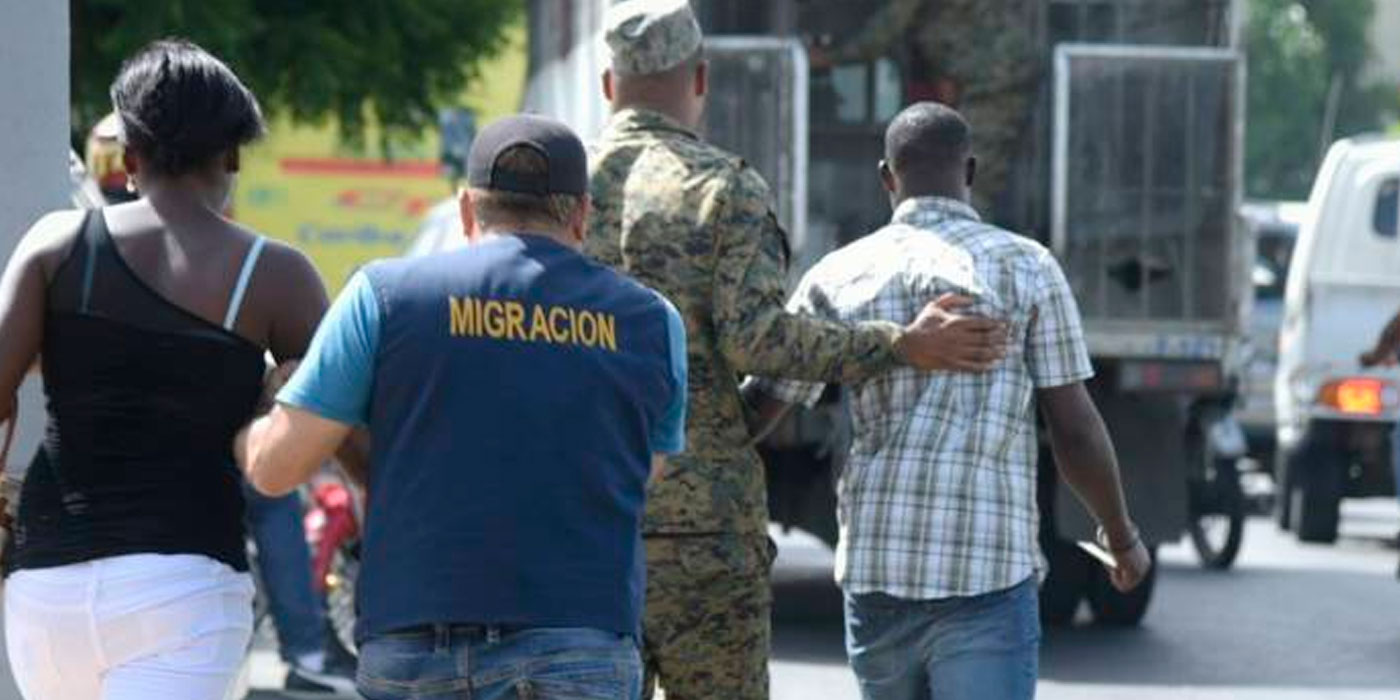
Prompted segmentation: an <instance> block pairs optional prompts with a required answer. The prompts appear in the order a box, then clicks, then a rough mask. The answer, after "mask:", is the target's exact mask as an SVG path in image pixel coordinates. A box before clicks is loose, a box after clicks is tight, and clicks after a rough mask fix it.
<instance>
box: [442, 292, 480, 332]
mask: <svg viewBox="0 0 1400 700" xmlns="http://www.w3.org/2000/svg"><path fill="white" fill-rule="evenodd" d="M447 303H448V305H449V306H450V307H451V320H450V321H449V322H448V333H449V334H450V335H452V336H463V335H476V314H475V313H473V310H474V309H475V305H474V304H473V303H472V298H471V297H466V298H464V299H458V298H457V297H448V298H447Z"/></svg>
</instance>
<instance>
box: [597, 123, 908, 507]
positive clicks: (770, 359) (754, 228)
mask: <svg viewBox="0 0 1400 700" xmlns="http://www.w3.org/2000/svg"><path fill="white" fill-rule="evenodd" d="M589 170H590V175H591V177H592V185H591V187H592V196H593V206H594V211H593V219H592V222H591V223H590V226H589V232H588V240H587V242H586V244H585V245H586V250H587V251H588V253H589V254H591V255H593V256H594V257H595V258H596V259H598V260H600V261H602V262H604V263H606V264H608V265H611V266H613V267H615V268H618V269H620V270H623V271H625V272H627V273H628V274H631V275H632V276H634V277H635V278H637V279H638V280H640V281H641V282H642V283H643V284H646V285H648V286H650V287H652V288H653V289H656V290H657V291H659V292H661V293H662V294H664V295H666V296H667V297H668V298H670V300H671V301H672V302H673V303H674V304H675V305H676V308H677V309H679V311H680V313H681V316H682V317H683V318H684V319H685V323H686V333H687V335H688V341H689V348H688V357H689V363H690V406H689V417H688V421H687V426H686V428H687V429H686V443H687V451H686V453H685V454H683V455H676V456H673V457H671V458H669V459H668V460H667V468H666V470H665V472H664V473H663V475H662V477H661V478H659V479H656V480H654V481H653V483H652V484H651V486H650V487H649V491H648V494H647V514H646V520H645V523H644V529H645V531H646V532H647V533H648V534H666V533H686V534H693V533H719V532H737V533H760V532H763V531H764V529H765V528H766V527H767V500H766V495H765V489H764V478H763V469H762V464H761V462H760V461H759V458H758V454H757V452H756V451H755V450H754V449H753V447H752V446H750V445H749V433H748V428H747V426H746V425H745V422H744V411H743V404H742V400H741V399H740V396H739V391H738V380H739V378H740V377H741V376H742V375H745V374H756V375H763V376H781V377H788V378H805V379H810V380H820V381H833V382H836V381H853V380H858V379H861V378H864V377H869V376H872V375H874V374H877V373H879V372H882V371H884V370H886V369H888V368H890V367H891V366H893V365H894V364H895V362H896V358H895V353H894V350H893V347H894V341H895V339H896V338H897V336H898V334H899V328H898V326H896V325H894V324H890V323H869V324H863V325H860V326H846V325H841V324H837V323H832V322H828V321H821V320H817V319H816V318H813V317H804V316H796V315H793V314H790V313H788V312H786V311H784V310H783V302H784V300H785V296H786V294H785V280H786V264H787V260H786V243H785V238H784V233H783V231H782V229H780V228H779V227H778V224H777V220H776V219H775V218H774V216H773V214H772V212H771V211H770V208H769V192H768V186H767V184H766V183H764V181H763V178H762V177H760V176H759V175H758V173H756V172H755V171H754V170H753V169H751V168H749V167H748V166H746V165H745V164H744V162H743V161H742V160H741V159H739V158H738V157H735V156H733V155H731V154H729V153H726V152H724V151H722V150H720V149H719V148H716V147H714V146H711V145H709V144H706V143H704V142H703V141H701V140H700V139H699V138H698V137H696V135H695V134H693V133H691V132H689V131H687V130H686V129H684V128H682V127H681V126H679V125H677V124H676V123H674V122H672V121H670V120H668V119H666V118H665V117H662V116H661V115H659V114H655V113H651V112H646V111H640V110H625V111H622V112H619V113H618V114H616V115H614V116H613V118H612V120H611V121H610V122H609V125H608V127H607V129H606V130H605V131H604V133H603V135H602V137H601V140H600V141H599V142H598V143H596V144H594V146H593V148H592V153H591V154H590V164H589Z"/></svg>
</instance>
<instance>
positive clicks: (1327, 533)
mask: <svg viewBox="0 0 1400 700" xmlns="http://www.w3.org/2000/svg"><path fill="white" fill-rule="evenodd" d="M1343 466H1344V465H1342V464H1340V460H1337V459H1317V460H1315V461H1314V463H1313V464H1312V465H1310V466H1308V467H1306V468H1305V469H1304V470H1303V473H1301V474H1296V475H1295V476H1294V483H1293V484H1292V488H1291V490H1290V491H1289V504H1288V511H1289V524H1290V525H1291V528H1290V529H1291V530H1293V531H1294V532H1295V533H1297V535H1298V541H1300V542H1312V543H1316V544H1332V543H1333V542H1336V541H1337V528H1338V524H1339V523H1340V521H1341V512H1342V469H1343Z"/></svg>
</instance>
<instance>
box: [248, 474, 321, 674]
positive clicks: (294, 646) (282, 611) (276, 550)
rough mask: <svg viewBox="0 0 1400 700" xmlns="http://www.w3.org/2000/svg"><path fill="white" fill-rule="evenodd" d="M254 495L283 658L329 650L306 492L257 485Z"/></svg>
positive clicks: (254, 528)
mask: <svg viewBox="0 0 1400 700" xmlns="http://www.w3.org/2000/svg"><path fill="white" fill-rule="evenodd" d="M244 494H245V495H246V497H247V500H248V529H249V530H250V531H251V532H252V535H253V541H254V542H255V543H257V545H258V573H259V575H260V576H261V577H262V581H261V585H262V587H263V593H264V594H265V595H266V596H267V606H268V612H269V613H270V614H271V615H272V624H273V625H275V626H276V627H277V641H278V646H279V649H278V651H279V652H280V655H281V657H282V660H283V661H287V662H291V661H294V660H296V658H297V657H299V656H304V655H307V654H314V653H317V652H321V651H325V648H326V646H325V629H326V627H325V611H324V610H323V609H322V604H321V600H320V598H318V597H317V595H316V590H315V589H314V588H313V587H312V583H311V548H310V547H308V546H307V544H306V528H305V526H304V525H303V524H302V519H301V497H300V496H298V495H297V494H295V493H292V494H289V495H286V496H283V497H281V498H268V497H267V496H264V495H262V494H260V493H257V492H256V491H254V490H253V489H252V488H246V489H244Z"/></svg>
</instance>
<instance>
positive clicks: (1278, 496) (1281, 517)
mask: <svg viewBox="0 0 1400 700" xmlns="http://www.w3.org/2000/svg"><path fill="white" fill-rule="evenodd" d="M1295 449H1296V448H1295ZM1294 451H1295V450H1293V449H1282V448H1280V449H1279V451H1278V453H1276V454H1275V455H1274V522H1275V523H1277V524H1278V528H1279V529H1280V530H1284V531H1289V530H1292V529H1293V514H1292V505H1293V461H1294V457H1293V452H1294Z"/></svg>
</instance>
